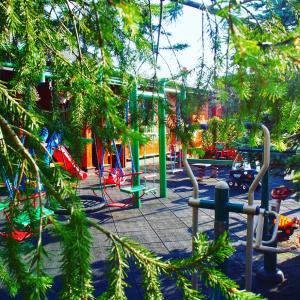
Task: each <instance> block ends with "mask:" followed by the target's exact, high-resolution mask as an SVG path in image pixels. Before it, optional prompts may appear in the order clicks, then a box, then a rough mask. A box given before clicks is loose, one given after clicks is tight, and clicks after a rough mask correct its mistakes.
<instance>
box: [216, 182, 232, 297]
mask: <svg viewBox="0 0 300 300" xmlns="http://www.w3.org/2000/svg"><path fill="white" fill-rule="evenodd" d="M228 203H229V186H228V184H227V183H226V182H225V181H220V182H218V184H217V185H216V189H215V224H214V233H215V240H217V239H218V237H219V236H220V235H221V234H222V233H224V232H225V231H227V230H228V228H229V227H228V226H229V210H228V208H227V206H228ZM220 267H221V270H222V272H224V273H225V274H226V271H227V263H226V262H224V263H223V264H222V265H221V266H220ZM213 299H215V300H220V299H222V297H221V293H220V290H219V289H218V288H217V289H215V290H214V292H213Z"/></svg>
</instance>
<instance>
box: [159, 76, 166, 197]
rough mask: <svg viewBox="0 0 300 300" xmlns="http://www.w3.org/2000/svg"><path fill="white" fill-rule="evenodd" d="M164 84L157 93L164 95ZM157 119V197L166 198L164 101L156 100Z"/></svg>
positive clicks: (161, 84) (162, 99)
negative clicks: (158, 182) (158, 183)
mask: <svg viewBox="0 0 300 300" xmlns="http://www.w3.org/2000/svg"><path fill="white" fill-rule="evenodd" d="M164 88H165V82H164V81H161V82H160V88H159V93H162V94H164ZM158 119H159V128H158V132H159V181H160V186H159V196H160V197H161V198H165V197H167V160H166V156H167V147H166V99H165V97H164V98H161V97H159V98H158Z"/></svg>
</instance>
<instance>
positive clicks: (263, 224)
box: [183, 125, 292, 290]
mask: <svg viewBox="0 0 300 300" xmlns="http://www.w3.org/2000/svg"><path fill="white" fill-rule="evenodd" d="M248 126H249V128H251V125H248ZM261 127H262V130H263V132H264V154H263V157H264V159H263V165H262V167H261V170H260V171H259V173H258V174H257V176H256V177H255V179H254V181H253V182H252V184H251V186H250V188H249V192H248V203H247V204H243V203H234V202H230V201H229V187H228V185H227V183H226V182H219V183H218V184H217V185H216V189H215V200H202V199H199V189H198V183H197V180H196V178H195V176H194V174H193V172H192V170H191V168H190V166H189V163H188V161H187V149H186V147H184V151H183V162H184V166H185V169H186V172H187V174H188V176H189V177H190V179H191V181H192V184H193V197H191V198H190V199H189V201H188V203H189V205H190V206H192V207H193V225H192V234H193V236H196V234H197V232H198V209H199V208H207V209H213V210H215V237H216V238H217V237H218V236H219V235H220V234H221V233H222V232H224V231H225V230H228V225H229V212H238V213H244V214H247V242H246V243H245V242H243V241H239V243H238V244H239V245H246V275H245V288H246V289H247V290H251V287H252V263H253V260H252V257H253V249H257V250H261V251H264V253H265V268H264V272H265V273H268V278H269V279H270V278H271V277H272V280H273V281H276V282H278V280H279V279H280V280H282V279H283V274H282V272H281V271H280V270H278V269H277V268H276V261H275V269H274V265H273V264H272V263H273V261H271V262H270V255H271V256H272V255H275V257H276V253H281V252H288V251H291V250H292V248H291V247H288V248H276V247H273V245H274V243H276V237H277V234H278V226H279V216H278V214H277V213H276V212H273V211H269V210H268V209H269V207H268V206H269V205H268V203H267V205H266V199H264V198H263V196H265V195H264V191H265V190H266V189H268V185H266V183H267V182H268V181H267V180H266V179H265V178H266V177H265V176H266V175H267V174H268V172H267V171H268V167H269V164H270V134H269V130H268V129H267V127H265V126H264V125H261ZM261 178H263V183H264V184H263V189H262V205H261V207H260V206H255V205H254V203H253V200H254V191H255V189H256V188H257V185H258V183H259V181H260V180H261ZM255 215H257V216H258V217H257V222H256V223H255V222H254V216H255ZM274 218H275V219H276V221H275V225H274V226H271V227H273V228H272V229H271V231H270V227H269V224H270V223H269V219H274ZM271 225H273V221H272V223H271ZM193 251H195V249H194V245H193ZM272 258H273V257H271V260H272ZM273 269H274V270H273ZM193 287H194V288H197V274H194V276H193Z"/></svg>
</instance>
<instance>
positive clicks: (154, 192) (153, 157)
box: [143, 132, 157, 195]
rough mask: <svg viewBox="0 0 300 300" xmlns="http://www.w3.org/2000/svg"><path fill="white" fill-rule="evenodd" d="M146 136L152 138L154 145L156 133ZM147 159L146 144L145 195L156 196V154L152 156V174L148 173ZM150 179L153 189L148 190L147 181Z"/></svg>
mask: <svg viewBox="0 0 300 300" xmlns="http://www.w3.org/2000/svg"><path fill="white" fill-rule="evenodd" d="M144 134H145V135H149V136H150V137H151V142H152V144H154V137H155V136H156V134H155V133H153V132H149V133H144ZM146 158H147V153H146V144H145V145H144V176H143V178H144V182H143V184H144V186H145V188H146V189H145V190H144V193H145V194H148V193H152V194H153V195H155V194H156V187H155V178H156V176H157V175H156V170H155V156H154V154H152V172H151V173H149V174H148V173H147V162H146ZM148 179H152V187H151V188H148V186H147V181H148Z"/></svg>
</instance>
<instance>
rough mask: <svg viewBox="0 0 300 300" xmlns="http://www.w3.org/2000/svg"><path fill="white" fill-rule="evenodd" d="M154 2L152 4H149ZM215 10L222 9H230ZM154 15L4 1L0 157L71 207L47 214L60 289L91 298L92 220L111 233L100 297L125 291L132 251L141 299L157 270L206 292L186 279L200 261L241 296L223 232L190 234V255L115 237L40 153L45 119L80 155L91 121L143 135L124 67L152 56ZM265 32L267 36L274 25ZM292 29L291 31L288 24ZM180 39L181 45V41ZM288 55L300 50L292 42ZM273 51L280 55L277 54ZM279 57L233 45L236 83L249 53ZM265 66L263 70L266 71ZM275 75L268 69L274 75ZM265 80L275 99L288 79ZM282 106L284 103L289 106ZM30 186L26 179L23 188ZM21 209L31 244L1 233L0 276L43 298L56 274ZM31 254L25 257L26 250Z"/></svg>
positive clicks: (154, 287) (156, 291)
mask: <svg viewBox="0 0 300 300" xmlns="http://www.w3.org/2000/svg"><path fill="white" fill-rule="evenodd" d="M150 6H151V5H150ZM153 12H154V14H155V7H154V6H153ZM158 13H159V12H158ZM165 13H166V15H167V14H169V16H170V18H171V19H172V18H175V17H176V16H177V15H178V14H179V13H181V5H180V4H178V3H175V4H171V5H169V6H168V7H167V8H166V10H165ZM221 15H222V16H223V15H224V16H225V17H226V11H224V12H222V14H221ZM240 23H241V22H240ZM240 23H239V22H238V18H236V25H235V26H238V25H239V26H240V29H239V30H240V31H241V32H242V30H243V29H244V27H243V26H241V24H240ZM151 25H152V24H151V12H150V11H149V3H148V2H146V1H145V2H144V1H142V2H141V1H137V0H126V1H106V0H94V1H81V0H78V1H69V0H60V1H55V0H47V1H43V0H38V1H32V0H20V1H16V0H4V1H2V2H1V3H0V27H1V32H0V64H1V65H4V66H10V67H11V68H12V70H13V71H14V72H13V73H14V76H13V79H12V80H11V81H9V82H7V83H2V82H1V83H0V104H1V108H2V110H1V112H0V133H1V134H0V139H1V141H0V142H1V143H0V146H1V148H0V150H1V151H0V154H1V167H2V166H3V168H4V170H6V171H7V173H8V177H9V179H10V180H11V181H12V179H13V178H15V176H16V173H17V171H19V169H18V167H17V166H18V165H20V166H22V168H23V166H24V168H23V169H22V172H19V175H18V176H17V177H18V181H20V180H21V178H22V175H23V174H25V175H26V177H27V178H29V179H31V178H36V182H35V180H32V181H34V183H33V185H34V188H36V187H40V184H41V182H42V183H43V185H44V186H45V188H46V190H47V198H48V199H47V200H48V202H50V203H51V204H52V205H56V206H62V207H64V208H66V209H67V210H68V211H69V213H70V216H69V217H68V219H67V221H66V222H62V221H58V220H55V219H53V218H52V223H53V226H54V231H55V233H56V237H57V239H58V240H59V241H60V243H61V248H62V260H61V271H62V281H63V287H62V290H61V294H60V298H61V299H92V298H93V290H94V286H93V283H92V272H91V263H90V248H91V243H92V237H91V235H90V232H89V230H88V225H90V226H93V227H94V228H96V229H98V230H99V231H101V232H102V233H104V234H105V235H106V236H107V237H108V238H109V239H110V240H111V241H112V251H111V254H110V257H109V258H110V262H111V265H110V270H109V274H110V275H111V276H110V278H109V287H108V290H107V291H106V292H105V293H104V294H103V295H102V296H101V297H102V299H118V300H119V299H125V298H126V297H125V292H124V288H125V287H126V286H127V282H126V272H127V271H128V266H129V259H133V260H134V262H135V263H136V265H137V266H138V268H139V269H140V270H141V273H142V275H143V277H144V289H145V297H146V299H160V298H163V296H162V293H161V290H160V276H161V275H164V276H169V277H171V278H175V280H176V283H177V285H178V287H179V288H180V289H182V290H183V294H184V297H185V299H199V298H201V297H203V295H202V294H201V291H194V290H192V289H191V285H190V283H189V277H190V275H191V274H192V273H194V272H195V271H200V274H204V275H201V276H206V278H207V284H208V285H209V286H213V287H214V286H218V288H220V290H221V292H222V293H223V294H224V296H226V297H229V296H230V297H236V298H237V299H245V297H246V295H248V294H247V293H245V292H240V291H238V290H237V286H236V285H235V283H234V282H232V281H230V280H229V279H228V278H227V277H225V276H224V275H223V274H222V273H220V271H218V269H217V267H218V264H219V263H222V262H223V261H224V259H226V258H227V257H228V256H229V255H230V254H231V253H232V248H231V247H230V246H229V245H228V241H227V239H226V238H225V237H223V238H220V239H219V240H218V241H217V242H214V243H212V244H210V243H208V242H207V241H206V239H205V238H204V237H203V236H200V237H199V238H198V239H197V240H196V248H197V249H198V250H197V253H196V255H194V256H193V257H191V258H189V259H186V260H177V261H162V260H161V259H159V258H157V257H156V256H155V255H154V254H153V253H151V252H150V251H149V250H147V249H145V248H144V247H142V246H140V245H138V244H137V243H134V242H132V241H129V240H127V239H122V238H119V237H118V236H115V235H114V234H112V233H109V232H107V231H105V229H104V228H102V227H101V226H99V225H98V224H95V223H93V222H91V221H90V220H89V219H88V218H86V216H85V214H84V213H83V212H82V210H81V204H80V202H79V199H78V198H76V196H75V194H76V189H74V188H73V187H72V184H73V183H74V182H72V180H71V179H70V177H69V176H68V175H67V174H65V172H63V171H62V170H61V169H60V168H57V167H56V166H55V167H54V168H48V166H46V165H45V163H44V161H43V158H44V156H45V155H46V153H45V149H44V148H43V147H42V146H41V145H40V139H39V130H40V128H41V127H42V126H45V125H46V126H48V127H49V128H50V129H51V131H52V132H53V131H54V130H57V131H60V130H62V129H63V131H64V139H65V140H66V141H67V142H68V144H69V145H70V147H71V150H72V153H73V154H74V156H75V157H77V158H79V157H80V150H81V149H80V148H82V147H81V145H82V144H83V140H82V139H81V137H80V135H81V130H82V128H83V127H85V126H89V127H91V128H92V129H93V131H94V132H95V133H96V134H97V135H98V136H100V137H101V138H102V139H103V140H110V139H113V138H118V137H120V136H122V137H123V139H124V140H126V139H138V138H140V137H138V136H135V135H134V134H133V133H132V132H131V131H130V130H129V129H128V128H127V126H126V124H125V120H124V106H125V103H126V101H127V99H128V94H129V90H130V88H131V86H130V84H131V76H129V75H127V73H126V72H128V73H129V72H131V71H134V69H135V66H134V62H142V61H144V60H146V61H149V63H153V61H152V59H151V57H152V50H153V49H152V46H153V45H151V42H149V37H150V36H152V32H151V31H152V30H151ZM210 32H211V35H212V34H215V36H212V37H213V38H214V46H215V48H218V50H220V39H219V38H217V36H216V32H217V30H216V29H215V30H213V29H210ZM254 34H255V32H250V33H248V32H245V33H244V34H243V37H241V38H240V39H237V43H236V44H237V45H239V47H240V48H245V49H246V50H247V51H248V52H249V53H250V54H251V55H256V54H261V52H262V51H261V49H260V48H259V49H258V47H257V46H255V45H254V46H253V44H252V43H249V42H248V39H250V38H251V35H254ZM272 34H273V32H272ZM266 37H270V38H272V36H271V34H270V35H267V36H266ZM289 37H290V38H293V34H292V33H291V34H290V35H289ZM150 40H152V39H151V38H150ZM272 41H273V40H272ZM260 42H263V41H260ZM180 47H181V48H182V47H183V46H182V45H180V46H178V48H180ZM173 50H175V49H173ZM266 52H267V51H266ZM287 52H288V51H287ZM286 55H290V56H293V58H294V59H297V57H296V56H295V55H294V53H292V52H291V51H289V52H288V53H286ZM216 57H217V56H216ZM276 59H277V60H278V56H277V57H276ZM276 59H274V58H272V57H268V55H264V56H262V58H261V60H259V59H258V58H257V57H255V58H254V59H252V60H251V59H249V58H247V59H246V58H245V57H244V56H243V55H241V54H240V53H238V52H237V53H235V61H236V62H237V63H240V64H241V67H243V72H241V73H240V75H244V76H245V78H247V80H244V82H245V83H243V82H242V83H241V84H242V85H243V86H250V87H251V83H252V84H253V81H251V80H250V79H251V76H250V75H249V78H250V79H249V78H248V77H247V76H246V75H247V74H245V73H246V72H245V70H246V68H248V66H247V64H246V63H248V62H251V63H252V64H253V65H254V66H255V64H256V63H257V62H258V63H260V64H263V63H273V64H275V63H276ZM216 63H218V61H217V60H216ZM289 67H290V66H289ZM286 68H287V66H286V65H284V64H282V65H280V68H279V70H278V73H279V71H285V70H286ZM116 70H118V71H116ZM45 71H51V73H52V78H51V81H53V89H52V90H51V93H52V100H53V101H52V103H51V105H52V107H51V108H50V111H42V110H41V109H39V108H38V94H37V92H36V86H37V85H38V84H39V83H40V78H41V75H42V74H43V72H45ZM278 73H277V75H278ZM181 75H182V74H181ZM262 75H264V77H263V76H262V77H263V78H266V77H267V76H270V75H271V72H270V71H269V72H266V74H262ZM114 76H118V77H120V78H121V82H122V88H121V89H118V87H117V85H116V84H112V82H111V78H112V77H114ZM275 79H276V78H275V74H274V82H275ZM280 80H282V78H281V77H280ZM262 82H263V81H262ZM263 87H266V88H265V89H263V88H262V89H260V90H259V91H258V94H259V93H260V92H261V91H263V93H264V97H266V98H267V99H269V100H272V101H275V100H278V99H279V97H278V96H276V95H277V94H278V93H279V92H280V95H281V96H282V95H284V94H286V93H287V90H289V89H288V88H287V87H286V86H284V87H283V88H281V89H280V88H276V87H274V85H270V84H267V85H264V86H263ZM234 88H236V86H234ZM270 90H271V91H270ZM244 94H245V95H247V94H249V95H252V90H251V89H250V88H249V92H247V93H244ZM61 100H63V101H62V102H65V103H64V104H63V105H64V108H65V109H66V111H65V114H64V116H62V114H61V107H62V103H61ZM187 107H188V106H187ZM286 109H287V110H288V107H287V108H286ZM190 111H191V110H187V111H186V112H184V114H186V115H185V117H184V118H183V120H184V121H186V120H187V118H186V116H187V114H188V113H189V112H190ZM187 123H188V122H185V124H183V126H182V127H181V128H182V129H181V133H180V134H181V138H182V140H184V141H185V142H187V141H188V140H189V139H190V138H191V135H192V132H193V127H192V126H189V125H188V124H187ZM144 125H145V124H144ZM21 130H22V132H23V134H24V136H25V143H24V144H23V143H22V142H21V135H20V131H21ZM29 148H31V149H33V150H34V153H35V155H32V153H33V152H31V153H29V151H28V149H29ZM21 173H23V174H21ZM28 184H30V180H29V182H28ZM26 188H27V185H26ZM31 190H32V187H31ZM28 193H29V189H28V190H26V191H25V193H24V194H25V195H27V194H28ZM15 198H16V197H15ZM15 200H16V199H13V200H12V201H13V203H14V205H12V207H13V217H12V222H11V223H9V222H7V232H8V233H9V232H11V231H12V229H13V228H12V227H13V225H15V220H14V218H15V216H18V215H20V213H21V208H20V206H18V205H16V204H17V203H16V201H15ZM37 201H38V202H39V206H44V205H45V203H44V199H42V198H41V197H39V199H37ZM26 209H27V210H28V212H29V214H30V224H29V228H31V229H32V230H33V235H34V236H35V238H36V242H35V243H33V246H32V247H23V246H22V245H21V244H18V243H17V242H16V241H14V240H13V239H12V238H7V239H5V240H4V242H3V244H4V245H5V247H4V252H3V254H2V255H1V256H2V261H3V267H2V268H1V270H0V279H1V282H2V283H3V284H4V285H5V286H6V287H7V289H8V290H9V292H10V294H11V295H15V294H16V293H17V292H18V293H19V294H21V295H23V296H24V298H25V299H44V298H45V297H46V293H47V291H48V290H49V289H50V287H51V284H52V279H51V278H50V277H49V276H48V275H47V274H46V273H45V271H44V259H45V256H46V255H47V253H46V252H45V250H44V244H43V239H42V233H43V220H42V216H41V215H40V216H39V219H38V220H33V218H32V210H30V207H28V208H27V207H26ZM23 245H26V243H24V244H23ZM26 246H27V245H26ZM28 257H30V261H27V260H26V259H25V258H28ZM243 297H244V298H243ZM250 297H256V296H254V295H249V299H250Z"/></svg>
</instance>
